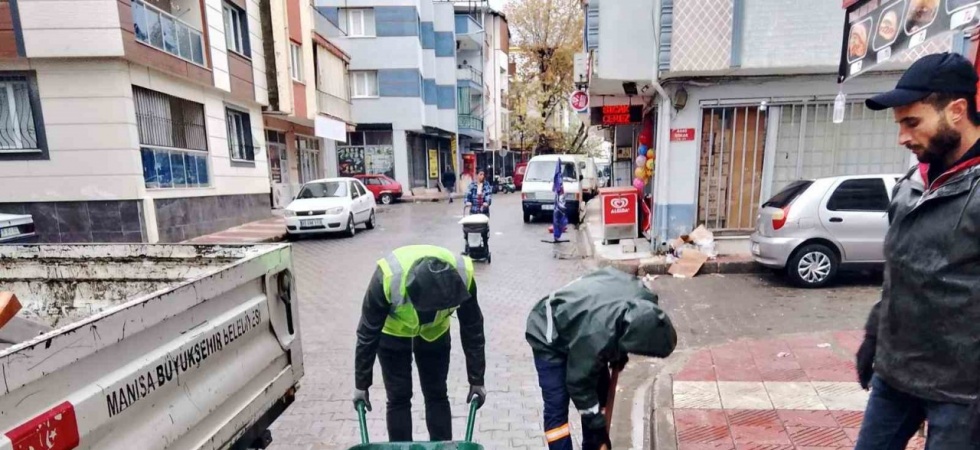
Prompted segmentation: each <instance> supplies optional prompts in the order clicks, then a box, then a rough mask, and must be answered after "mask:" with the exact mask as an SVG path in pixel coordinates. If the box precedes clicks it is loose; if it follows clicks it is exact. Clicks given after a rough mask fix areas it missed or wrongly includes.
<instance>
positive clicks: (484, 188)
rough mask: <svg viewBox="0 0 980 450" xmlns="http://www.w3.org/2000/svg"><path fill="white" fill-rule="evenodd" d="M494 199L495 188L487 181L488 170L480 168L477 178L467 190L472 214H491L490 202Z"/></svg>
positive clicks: (467, 203) (467, 198) (467, 204)
mask: <svg viewBox="0 0 980 450" xmlns="http://www.w3.org/2000/svg"><path fill="white" fill-rule="evenodd" d="M492 199H493V188H492V187H491V186H490V182H489V181H487V174H486V172H484V171H482V170H480V171H479V172H477V173H476V180H473V182H472V183H470V186H469V189H467V190H466V206H468V207H469V208H470V214H486V215H488V216H489V215H490V202H491V200H492Z"/></svg>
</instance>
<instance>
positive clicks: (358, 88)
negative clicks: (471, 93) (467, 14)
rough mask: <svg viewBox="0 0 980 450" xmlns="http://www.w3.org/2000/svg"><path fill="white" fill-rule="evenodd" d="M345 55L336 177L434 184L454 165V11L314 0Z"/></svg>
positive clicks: (421, 0)
mask: <svg viewBox="0 0 980 450" xmlns="http://www.w3.org/2000/svg"><path fill="white" fill-rule="evenodd" d="M316 7H317V9H318V10H319V12H320V13H321V14H322V15H323V16H324V17H325V18H327V20H328V21H329V22H330V23H332V24H334V25H335V26H337V27H338V28H339V29H340V31H341V33H342V35H341V37H339V38H337V39H334V40H332V41H336V42H337V43H338V45H339V46H341V47H342V48H345V49H346V50H347V53H348V54H349V55H350V66H349V67H350V82H351V88H350V92H351V104H352V111H351V118H352V120H351V121H352V122H353V123H354V124H356V125H355V126H354V127H353V128H354V129H353V131H350V132H348V135H347V142H346V143H345V145H339V146H338V147H337V153H336V158H337V159H336V168H337V173H338V174H339V175H343V176H349V175H355V174H361V173H377V174H385V175H388V176H391V177H393V178H395V179H396V180H398V181H399V182H400V183H401V184H402V185H403V186H405V187H406V188H418V187H421V188H426V187H427V188H432V187H436V186H437V185H438V182H439V177H440V174H441V172H442V169H443V168H445V167H447V166H449V167H454V166H455V167H458V165H456V163H455V160H456V158H457V157H455V156H454V155H453V146H454V144H453V143H454V141H455V139H456V132H457V120H458V118H457V114H456V94H457V90H456V87H457V80H456V40H455V11H454V7H453V3H452V2H446V1H434V0H383V1H382V0H316Z"/></svg>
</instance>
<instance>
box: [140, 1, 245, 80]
mask: <svg viewBox="0 0 980 450" xmlns="http://www.w3.org/2000/svg"><path fill="white" fill-rule="evenodd" d="M131 10H132V12H133V33H134V34H135V35H136V40H138V41H140V42H142V43H144V44H147V45H149V46H151V47H156V48H157V49H159V50H162V51H165V52H167V53H170V54H171V55H174V56H176V57H178V58H181V59H184V60H187V61H190V62H192V63H194V64H198V65H201V66H203V65H204V37H203V35H202V34H201V32H200V31H199V30H197V29H195V28H194V27H192V26H190V25H189V24H187V23H185V22H182V21H181V20H180V19H177V18H176V17H174V16H171V15H170V14H167V13H166V12H164V11H161V10H159V9H157V8H156V7H154V6H152V5H149V4H146V3H144V2H143V1H142V0H133V2H132V8H131ZM225 20H226V22H227V18H226V19H225ZM225 26H226V27H227V23H226V25H225Z"/></svg>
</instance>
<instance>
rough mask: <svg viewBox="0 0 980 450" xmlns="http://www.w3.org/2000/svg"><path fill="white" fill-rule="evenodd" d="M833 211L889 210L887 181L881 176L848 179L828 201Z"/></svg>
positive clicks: (829, 207) (828, 206)
mask: <svg viewBox="0 0 980 450" xmlns="http://www.w3.org/2000/svg"><path fill="white" fill-rule="evenodd" d="M827 209H829V210H831V211H865V212H884V211H887V210H888V193H887V192H886V191H885V181H884V180H882V179H880V178H869V179H862V180H847V181H845V182H843V183H841V184H840V186H838V187H837V190H836V191H834V195H832V196H831V197H830V200H828V201H827Z"/></svg>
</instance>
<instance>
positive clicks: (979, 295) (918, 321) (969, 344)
mask: <svg viewBox="0 0 980 450" xmlns="http://www.w3.org/2000/svg"><path fill="white" fill-rule="evenodd" d="M976 95H977V74H976V71H975V69H974V68H973V65H972V64H971V63H970V62H969V61H968V60H966V58H964V57H962V56H960V55H956V54H949V53H943V54H937V55H929V56H925V57H923V58H922V59H920V60H918V61H916V62H915V63H914V64H913V65H912V66H911V67H909V69H908V70H907V71H906V72H905V74H903V75H902V77H901V79H900V80H899V81H898V86H897V87H896V88H895V89H894V90H892V91H889V92H886V93H883V94H880V95H878V96H875V97H872V98H871V99H869V100H867V106H868V107H869V108H871V109H873V110H883V109H887V108H892V109H893V111H894V115H895V121H896V122H897V123H898V125H899V135H898V140H899V144H901V145H903V146H905V147H906V148H908V149H909V150H911V151H912V152H913V153H914V154H915V156H916V158H917V159H918V160H919V164H918V165H917V166H916V167H914V168H913V169H912V170H910V171H909V172H908V174H907V175H905V177H903V178H901V179H900V180H899V181H898V184H897V185H896V186H895V188H894V190H893V195H892V200H891V205H890V206H889V209H888V219H889V222H890V224H891V226H890V227H889V230H888V234H887V235H886V237H885V245H884V252H885V278H884V286H883V290H882V296H881V301H879V302H878V303H877V304H875V305H874V307H873V308H872V310H871V314H870V315H869V316H868V321H867V324H866V326H865V338H864V342H863V343H862V344H861V347H860V350H859V351H858V353H857V357H856V359H857V372H858V379H859V381H860V383H861V386H862V387H863V388H865V389H868V388H870V389H871V395H870V400H869V401H868V405H867V410H866V412H865V415H864V422H863V424H862V425H861V432H860V434H859V436H858V440H857V447H856V449H857V450H872V449H873V450H891V449H896V450H897V449H904V448H905V446H906V444H907V443H908V441H909V439H911V438H912V436H913V434H915V432H916V430H918V429H919V428H920V426H921V425H922V423H923V422H926V423H928V431H927V440H926V449H928V450H963V449H980V436H977V435H976V434H975V433H976V431H977V426H976V425H977V423H978V419H980V417H978V415H977V413H976V410H975V409H976V404H977V393H978V390H980V379H978V375H977V368H978V367H980V282H978V280H980V195H977V190H978V189H977V186H978V185H980V115H978V113H977V103H976V100H975V98H976ZM971 405H973V407H972V409H974V411H971ZM971 432H972V433H974V435H973V436H971Z"/></svg>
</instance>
